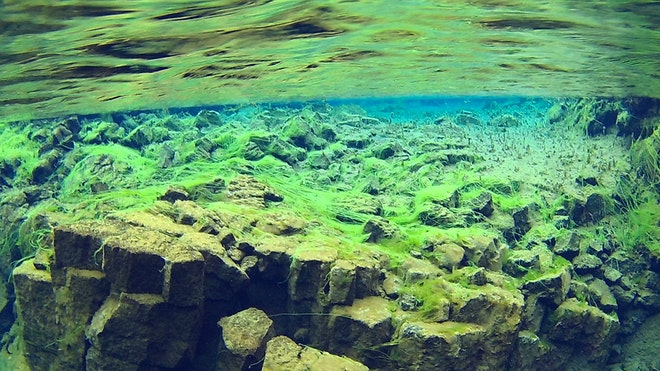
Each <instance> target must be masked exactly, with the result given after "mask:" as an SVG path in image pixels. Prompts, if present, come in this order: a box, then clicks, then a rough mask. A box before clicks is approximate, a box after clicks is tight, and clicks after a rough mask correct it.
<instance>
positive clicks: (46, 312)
mask: <svg viewBox="0 0 660 371" xmlns="http://www.w3.org/2000/svg"><path fill="white" fill-rule="evenodd" d="M13 276H14V288H15V291H16V304H17V305H18V315H19V318H20V319H21V323H22V324H23V326H22V336H23V341H24V346H25V350H24V354H25V358H26V359H27V362H28V364H29V365H30V368H31V369H33V370H48V369H50V365H52V364H55V361H56V360H57V357H58V345H57V339H61V336H62V333H61V332H60V328H59V327H58V325H57V320H56V316H55V311H54V308H55V306H56V301H55V293H54V291H53V282H52V280H51V277H50V274H49V273H48V272H47V271H44V270H38V269H36V268H35V267H34V264H32V260H26V261H24V262H23V263H21V265H19V266H18V267H16V268H15V269H14V272H13Z"/></svg>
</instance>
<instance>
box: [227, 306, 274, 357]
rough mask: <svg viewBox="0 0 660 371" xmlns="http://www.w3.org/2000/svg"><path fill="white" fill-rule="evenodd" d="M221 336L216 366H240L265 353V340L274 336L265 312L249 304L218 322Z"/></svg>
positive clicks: (270, 321)
mask: <svg viewBox="0 0 660 371" xmlns="http://www.w3.org/2000/svg"><path fill="white" fill-rule="evenodd" d="M218 326H219V327H220V329H221V332H222V336H221V342H220V345H219V350H218V366H217V369H218V370H244V369H248V368H251V367H252V366H253V365H256V364H258V363H259V362H260V361H261V360H262V359H263V358H264V356H265V355H266V343H267V342H268V341H269V340H270V339H272V338H273V337H274V332H275V329H274V328H273V321H272V320H271V319H270V318H268V316H267V315H266V313H264V312H263V311H261V310H259V309H256V308H249V309H246V310H244V311H241V312H238V313H236V314H234V315H232V316H229V317H224V318H222V319H221V320H220V321H219V322H218Z"/></svg>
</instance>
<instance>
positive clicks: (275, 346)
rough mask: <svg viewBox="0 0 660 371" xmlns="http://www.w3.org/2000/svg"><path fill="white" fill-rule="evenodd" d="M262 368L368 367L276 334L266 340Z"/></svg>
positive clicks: (363, 370)
mask: <svg viewBox="0 0 660 371" xmlns="http://www.w3.org/2000/svg"><path fill="white" fill-rule="evenodd" d="M263 370H269V371H306V370H344V371H367V370H369V368H368V367H367V366H365V365H363V364H361V363H360V362H357V361H354V360H352V359H350V358H346V357H340V356H336V355H333V354H330V353H328V352H324V351H321V350H318V349H314V348H312V347H309V346H304V345H298V344H296V343H295V342H294V341H293V340H291V339H289V338H288V337H286V336H278V337H275V338H273V339H272V340H270V341H269V342H268V345H267V347H266V357H265V358H264V365H263Z"/></svg>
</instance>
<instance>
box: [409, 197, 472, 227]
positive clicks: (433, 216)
mask: <svg viewBox="0 0 660 371" xmlns="http://www.w3.org/2000/svg"><path fill="white" fill-rule="evenodd" d="M418 219H419V221H420V222H421V223H422V224H424V225H429V226H434V227H441V228H457V227H458V228H460V227H466V226H467V221H466V220H465V216H464V215H463V214H461V213H459V212H456V211H454V210H451V209H449V208H446V207H444V206H442V205H438V204H434V203H430V202H428V203H425V204H424V205H422V206H421V208H420V212H419V215H418Z"/></svg>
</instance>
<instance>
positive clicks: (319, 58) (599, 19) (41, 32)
mask: <svg viewBox="0 0 660 371" xmlns="http://www.w3.org/2000/svg"><path fill="white" fill-rule="evenodd" d="M659 28H660V3H658V2H649V1H588V2H576V1H563V0H560V1H515V0H476V1H455V0H450V1H430V0H426V1H382V0H381V1H378V0H370V1H295V0H252V1H249V0H243V1H151V0H143V1H128V2H127V1H57V2H53V1H40V0H20V1H19V0H5V1H1V2H0V44H1V45H2V49H1V50H0V117H3V118H4V119H25V118H35V117H50V116H56V115H65V114H73V113H94V112H108V111H120V110H132V109H153V108H163V107H187V106H196V105H209V104H226V103H241V102H249V103H251V102H264V101H287V100H306V99H318V98H328V97H331V98H332V97H365V96H368V97H372V96H410V95H422V96H428V95H515V96H520V95H522V96H594V95H597V96H613V97H621V96H631V95H635V96H653V97H660V83H659V82H658V81H660V80H659V79H658V77H659V76H658V71H659V70H660V63H659V62H658V61H659V60H660V37H659V36H658V34H659Z"/></svg>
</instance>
